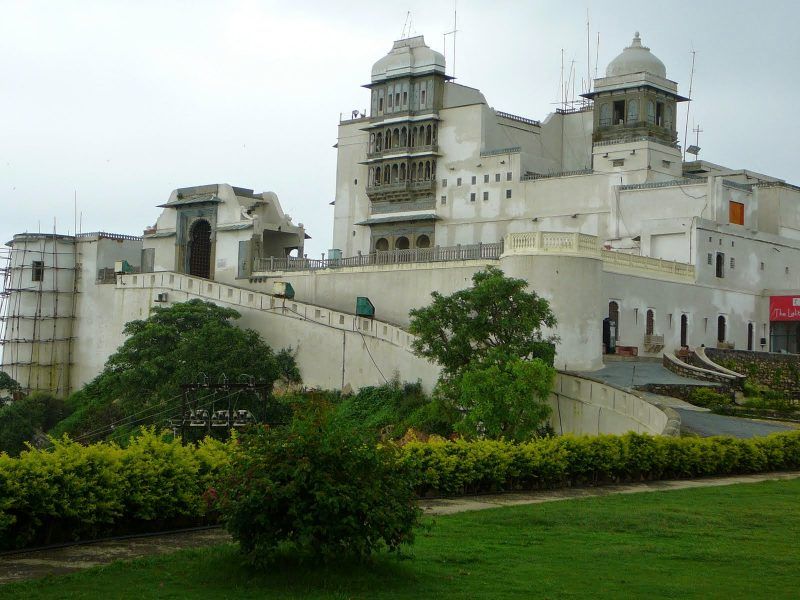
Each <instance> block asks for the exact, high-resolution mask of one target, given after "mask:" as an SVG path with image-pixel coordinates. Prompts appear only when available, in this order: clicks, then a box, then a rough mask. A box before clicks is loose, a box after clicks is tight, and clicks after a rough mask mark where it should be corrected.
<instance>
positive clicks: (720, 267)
mask: <svg viewBox="0 0 800 600" xmlns="http://www.w3.org/2000/svg"><path fill="white" fill-rule="evenodd" d="M716 275H717V277H725V254H724V253H723V252H717V264H716Z"/></svg>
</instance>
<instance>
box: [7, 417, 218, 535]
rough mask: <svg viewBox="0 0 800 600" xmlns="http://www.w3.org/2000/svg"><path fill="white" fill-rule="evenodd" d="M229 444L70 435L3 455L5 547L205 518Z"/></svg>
mask: <svg viewBox="0 0 800 600" xmlns="http://www.w3.org/2000/svg"><path fill="white" fill-rule="evenodd" d="M230 445H232V443H231V444H229V445H226V444H223V443H222V442H218V441H216V440H211V439H209V440H205V441H203V442H201V443H200V444H198V446H197V447H194V446H186V447H183V446H181V445H180V442H179V441H177V440H169V439H167V437H166V436H165V435H162V434H159V433H156V432H155V431H154V430H152V429H149V430H143V431H141V432H140V433H139V435H138V436H137V437H135V438H134V439H133V440H132V441H131V443H130V445H129V446H128V447H127V448H120V447H119V446H117V445H116V444H113V443H107V442H103V443H99V444H92V445H90V446H82V445H80V444H78V443H76V442H74V441H71V440H69V439H68V438H64V439H62V440H53V443H52V447H51V448H49V449H48V450H36V449H32V448H30V449H28V450H25V451H23V452H22V453H21V454H20V456H19V458H11V457H10V456H9V455H8V454H5V453H0V549H8V548H19V547H24V546H28V545H36V544H47V543H55V542H61V541H73V540H79V539H90V538H94V537H98V536H101V535H108V534H112V533H133V532H140V531H152V530H156V529H163V528H164V527H168V526H176V525H192V524H199V523H202V522H204V520H205V518H206V515H207V507H206V505H205V504H204V503H203V493H204V492H205V491H206V490H207V489H208V487H209V486H210V485H211V484H212V483H213V482H214V481H215V480H216V479H217V475H218V473H219V471H220V469H221V467H222V465H224V464H226V463H227V461H228V459H227V456H228V454H229V452H230V450H229V446H230ZM212 518H213V515H212Z"/></svg>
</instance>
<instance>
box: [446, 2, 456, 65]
mask: <svg viewBox="0 0 800 600" xmlns="http://www.w3.org/2000/svg"><path fill="white" fill-rule="evenodd" d="M457 33H458V0H453V30H452V31H446V32H445V33H444V43H445V48H447V36H448V35H452V36H453V77H455V76H456V34H457Z"/></svg>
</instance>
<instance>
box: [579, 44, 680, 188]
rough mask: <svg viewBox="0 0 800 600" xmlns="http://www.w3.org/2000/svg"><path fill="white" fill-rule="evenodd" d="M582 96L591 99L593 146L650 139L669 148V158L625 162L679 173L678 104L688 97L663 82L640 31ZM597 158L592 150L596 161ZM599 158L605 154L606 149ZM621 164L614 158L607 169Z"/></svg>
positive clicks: (664, 78) (661, 66)
mask: <svg viewBox="0 0 800 600" xmlns="http://www.w3.org/2000/svg"><path fill="white" fill-rule="evenodd" d="M583 96H584V97H586V98H591V99H592V100H593V101H594V129H593V136H592V140H593V142H594V145H595V148H597V146H601V147H604V146H613V145H616V144H630V143H637V142H642V141H651V142H654V143H656V144H658V145H660V146H662V147H668V148H672V149H673V151H672V152H669V153H668V154H669V155H670V158H669V159H667V158H662V159H660V160H659V161H656V162H653V161H649V162H648V164H647V165H643V164H640V162H641V161H638V160H637V161H629V162H635V163H636V165H635V166H636V167H644V168H647V169H648V170H649V169H656V170H664V169H666V170H667V171H669V172H670V173H674V172H677V173H680V169H679V168H677V170H676V169H675V168H674V167H673V165H672V163H673V162H674V161H675V160H677V163H678V164H677V165H675V166H676V167H679V166H680V152H679V151H678V148H677V140H678V131H677V122H676V121H677V118H676V117H677V103H678V102H682V101H684V100H687V98H684V97H683V96H680V95H678V84H677V83H675V82H674V81H671V80H669V79H667V69H666V67H665V66H664V63H663V62H661V61H660V60H659V59H658V57H656V56H655V55H654V54H653V53H652V52H650V48H648V47H646V46H643V45H642V39H641V37H639V32H638V31H637V32H636V35H635V36H634V38H633V41H632V42H631V45H630V46H628V47H627V48H625V49H624V50H623V51H622V53H621V54H619V56H617V57H616V58H615V59H614V60H612V61H611V62H610V63H609V65H608V67H607V68H606V76H605V77H602V78H599V79H596V80H595V81H594V90H593V91H592V92H590V93H588V94H583ZM597 154H598V152H597V149H595V158H596V159H597ZM600 154H601V155H604V154H608V150H604V151H603V152H602V153H600ZM632 156H633V155H632ZM675 157H677V159H676V158H675ZM604 158H608V157H604ZM624 160H625V159H624V158H620V157H616V158H612V163H611V165H610V166H617V167H619V166H623V165H622V164H620V161H624ZM614 161H615V162H614ZM595 163H596V164H595V169H596V170H598V168H599V170H604V168H603V167H604V163H603V161H599V164H597V163H598V161H597V160H595Z"/></svg>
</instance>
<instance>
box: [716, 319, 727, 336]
mask: <svg viewBox="0 0 800 600" xmlns="http://www.w3.org/2000/svg"><path fill="white" fill-rule="evenodd" d="M717 341H718V342H724V341H725V317H723V316H722V315H720V316H719V317H717Z"/></svg>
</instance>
